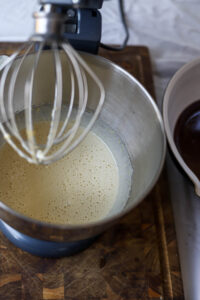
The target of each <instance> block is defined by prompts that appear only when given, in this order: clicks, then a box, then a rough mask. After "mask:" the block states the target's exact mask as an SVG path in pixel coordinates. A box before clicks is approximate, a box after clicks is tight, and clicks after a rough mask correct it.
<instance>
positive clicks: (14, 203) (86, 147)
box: [0, 122, 119, 224]
mask: <svg viewBox="0 0 200 300" xmlns="http://www.w3.org/2000/svg"><path fill="white" fill-rule="evenodd" d="M37 126H38V129H39V130H38V132H40V135H41V138H42V135H43V134H44V135H45V134H46V131H47V129H48V128H49V124H48V122H39V123H38V124H37ZM0 169H1V172H0V183H1V184H0V199H1V201H3V202H4V203H5V204H6V205H8V206H9V207H11V208H12V209H14V210H16V211H18V212H20V213H22V214H23V215H26V216H28V217H31V218H34V219H37V220H40V221H45V222H48V223H56V224H82V223H88V222H94V221H97V220H99V219H102V218H104V217H105V216H106V215H107V214H108V213H109V211H110V210H111V208H112V206H113V204H114V202H115V199H116V195H117V192H118V186H119V174H118V167H117V164H116V161H115V159H114V157H113V155H112V152H111V151H110V150H109V148H108V147H107V145H106V144H105V143H104V142H103V141H102V139H101V138H99V137H98V136H97V135H96V134H94V133H93V132H90V133H89V134H88V136H87V137H86V139H85V140H84V141H83V142H82V143H81V144H80V145H79V146H78V147H77V148H76V149H75V150H74V151H72V152H71V153H70V154H68V155H67V156H65V157H64V158H63V159H62V160H59V161H57V162H56V163H54V164H51V165H48V166H43V165H33V164H29V163H28V162H26V161H25V160H24V159H23V158H20V157H19V156H18V155H17V154H16V153H15V152H14V151H13V150H12V148H11V147H10V146H9V145H8V144H5V145H4V146H3V147H2V148H1V150H0Z"/></svg>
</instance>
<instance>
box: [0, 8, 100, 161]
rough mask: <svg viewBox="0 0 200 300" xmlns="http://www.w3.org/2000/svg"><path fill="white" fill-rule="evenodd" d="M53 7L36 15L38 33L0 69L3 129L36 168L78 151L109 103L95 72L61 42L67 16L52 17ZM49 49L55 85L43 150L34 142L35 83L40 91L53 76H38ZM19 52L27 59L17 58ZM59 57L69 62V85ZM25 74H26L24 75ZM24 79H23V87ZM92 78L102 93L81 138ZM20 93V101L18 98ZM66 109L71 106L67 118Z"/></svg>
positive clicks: (14, 147)
mask: <svg viewBox="0 0 200 300" xmlns="http://www.w3.org/2000/svg"><path fill="white" fill-rule="evenodd" d="M50 8H51V7H50V6H49V5H48V6H47V9H46V10H44V11H43V12H39V13H36V14H35V18H36V32H35V34H34V35H33V36H32V37H31V38H30V40H29V41H28V43H26V44H25V45H23V46H22V47H21V48H20V49H19V50H18V51H17V52H16V53H14V54H13V55H11V56H10V57H9V58H8V59H7V60H6V61H5V62H4V64H3V65H1V79H0V117H1V122H0V130H1V132H2V134H3V136H4V138H5V140H6V141H7V142H8V143H9V144H10V146H11V147H12V148H13V149H14V150H15V151H16V152H17V153H18V154H19V155H20V156H21V157H23V158H25V159H26V160H27V161H28V162H29V163H34V164H50V163H52V162H55V161H57V160H59V159H61V158H62V157H63V156H65V155H67V154H68V153H69V152H71V151H72V150H73V149H74V148H75V147H77V146H78V144H79V143H80V142H81V141H82V140H83V139H84V138H85V136H86V135H87V133H88V132H89V131H90V130H91V128H92V126H93V125H94V123H95V121H96V120H97V118H98V116H99V114H100V112H101V109H102V106H103V103H104V99H105V91H104V87H103V85H102V83H101V81H100V80H99V78H98V77H97V76H96V74H95V72H94V71H93V70H92V69H91V68H90V67H89V65H88V64H87V63H86V62H85V61H84V59H83V58H82V57H81V55H80V54H79V53H78V52H77V51H76V50H74V48H73V47H72V46H71V45H70V44H69V43H68V42H66V41H63V40H62V38H61V32H62V30H61V28H62V24H63V22H64V20H63V19H62V18H63V16H62V15H61V16H60V15H58V13H55V12H52V10H51V9H50ZM47 45H48V48H49V50H48V51H47V52H50V57H51V59H52V63H51V64H52V65H53V71H52V73H53V74H54V75H53V78H54V79H53V81H52V80H51V81H50V83H49V85H50V86H49V89H51V90H53V91H54V92H53V101H52V106H51V111H50V114H49V132H48V134H47V137H46V143H45V144H42V145H41V144H39V143H38V142H37V139H36V137H35V131H34V122H35V121H34V117H33V107H34V101H35V100H34V98H35V94H36V93H37V82H40V85H41V86H42V81H43V80H46V81H47V80H48V79H47V78H48V76H49V74H48V73H47V78H42V77H41V76H40V70H41V69H42V68H44V64H42V61H43V56H45V53H46V50H45V49H46V46H47ZM21 52H23V55H22V56H19V54H20V53H21ZM61 53H62V56H63V55H64V56H65V61H67V72H68V74H69V76H68V77H67V78H68V79H67V81H68V82H67V83H66V82H65V80H66V79H64V78H65V74H64V72H65V70H64V69H63V63H62V60H61ZM27 60H28V61H29V63H27ZM27 66H28V67H27ZM23 72H25V75H23V74H22V73H23ZM47 72H48V71H47ZM42 74H44V72H43V73H42ZM22 75H23V76H22ZM22 77H23V78H24V80H23V82H22V80H21V78H22ZM88 78H89V80H90V81H92V83H93V84H94V85H95V88H96V90H97V91H98V92H97V93H96V94H97V97H98V101H97V102H98V104H97V106H96V108H95V110H94V111H93V115H92V117H91V119H90V121H89V123H88V124H87V126H85V127H84V128H83V130H82V131H81V134H78V135H77V132H78V129H79V127H80V124H81V120H82V118H83V115H84V113H85V111H86V110H87V103H88V94H89V91H88ZM66 84H67V86H68V91H67V95H66V93H65V92H64V91H63V87H64V86H65V85H66ZM19 90H20V95H21V96H20V97H18V96H17V94H18V93H19ZM21 90H22V91H21ZM35 90H36V91H35ZM21 98H23V99H21ZM66 98H67V99H66ZM63 107H67V111H66V113H65V117H64V118H63V113H62V110H63ZM20 110H21V111H22V110H23V112H24V127H25V132H26V138H24V136H23V135H22V134H21V131H20V128H19V125H18V122H17V118H16V115H17V114H16V113H17V111H20ZM74 114H75V116H74V120H73V123H70V122H71V116H72V115H74ZM69 125H70V126H69ZM55 145H56V150H55V151H53V152H52V151H51V150H52V148H53V147H54V146H55Z"/></svg>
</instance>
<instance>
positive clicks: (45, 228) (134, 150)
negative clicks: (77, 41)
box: [0, 51, 166, 256]
mask: <svg viewBox="0 0 200 300" xmlns="http://www.w3.org/2000/svg"><path fill="white" fill-rule="evenodd" d="M82 55H83V57H84V59H85V60H86V61H87V63H88V64H89V65H90V67H91V68H92V69H93V70H94V71H95V72H96V74H97V75H98V77H99V78H100V80H101V81H102V82H103V85H104V87H105V91H106V101H105V105H104V107H103V110H102V112H101V115H100V118H101V119H102V120H103V121H105V122H106V123H107V124H109V125H110V126H111V127H112V129H113V130H114V131H115V132H117V133H118V135H119V136H120V138H121V140H122V141H123V143H124V144H125V146H126V148H127V150H128V153H129V157H130V160H131V164H132V166H133V182H132V189H131V192H130V196H129V199H128V200H127V203H126V205H125V206H124V208H123V209H122V210H121V211H118V212H117V213H116V212H115V213H113V214H111V215H109V217H107V218H105V219H103V220H100V221H98V222H95V223H89V224H85V225H73V226H72V225H53V224H47V223H44V222H39V221H36V220H33V219H30V218H28V217H25V216H23V215H21V214H19V213H17V212H16V211H13V210H12V209H11V208H9V207H7V206H6V205H5V204H4V203H3V202H0V218H1V220H2V224H3V225H2V226H3V229H2V230H3V232H4V233H5V234H6V235H7V237H8V238H9V239H10V240H12V241H13V242H14V243H15V244H17V245H18V246H20V247H21V248H22V249H25V250H28V251H30V252H32V253H35V254H39V255H40V254H41V253H40V252H39V253H38V252H34V251H31V250H30V247H29V248H27V247H23V241H24V239H26V238H27V239H28V238H29V240H27V241H26V242H25V243H26V244H27V243H28V244H31V243H32V242H33V240H35V241H37V242H40V241H41V242H42V241H45V242H47V243H48V242H49V243H54V246H55V245H56V244H57V245H60V246H58V248H59V247H61V245H62V244H63V243H68V242H69V243H70V242H72V241H80V240H82V241H83V240H85V239H88V238H91V237H94V236H97V235H98V234H100V233H101V232H103V231H104V230H106V229H107V228H108V227H109V226H111V225H112V224H114V223H115V222H116V221H117V220H118V219H119V218H120V217H122V216H124V215H125V214H126V213H128V212H129V211H130V210H131V209H133V208H134V207H135V206H136V205H137V204H138V203H140V202H141V201H142V199H144V197H145V196H146V195H147V194H148V193H149V191H150V190H151V189H152V187H153V186H154V184H155V182H156V181H157V179H158V177H159V174H160V172H161V169H162V166H163V162H164V158H165V150H166V143H165V134H164V129H163V123H162V118H161V115H160V113H159V111H158V108H157V106H156V104H155V103H154V101H153V99H152V98H151V96H150V95H149V94H148V92H147V91H146V90H145V89H144V87H143V86H142V85H141V84H140V83H139V82H138V81H137V80H136V79H135V78H134V77H132V76H131V75H130V74H129V73H127V72H126V71H124V70H123V69H122V68H120V67H118V66H117V65H115V64H113V63H112V62H110V61H108V60H106V59H104V58H102V57H99V56H93V55H90V54H82ZM49 56H50V53H49V52H48V51H46V52H45V53H44V54H43V55H42V57H41V61H40V66H41V67H40V72H41V73H40V76H38V77H37V80H36V81H37V82H36V86H37V91H36V95H35V97H34V98H35V99H36V103H35V104H36V105H42V104H45V103H46V101H49V100H47V99H49V95H48V93H50V92H51V91H50V90H51V88H50V89H49V83H50V82H51V80H52V76H53V75H52V74H51V73H50V72H48V71H47V69H48V67H49V65H48V64H49ZM32 59H33V57H32V56H31V55H30V56H29V57H28V59H27V60H26V62H25V63H24V65H23V69H22V71H21V73H20V80H18V82H17V93H16V95H15V105H16V107H15V110H16V111H19V110H22V109H23V102H22V101H21V99H22V98H23V97H22V93H23V80H24V78H25V77H26V76H27V70H28V67H29V64H30V63H31V61H32ZM63 60H64V57H63ZM65 76H66V77H67V71H66V75H65ZM64 82H66V84H67V78H65V79H64ZM66 90H67V89H66ZM89 91H90V93H89V103H88V109H89V110H92V109H93V107H94V106H95V99H96V97H95V93H96V90H95V89H93V88H92V86H90V82H89ZM66 93H67V92H66ZM22 184H23V183H22ZM2 200H3V199H2ZM20 235H22V236H23V239H21V241H20V242H16V241H17V239H18V241H19V240H20ZM15 236H17V237H16V239H15ZM32 238H33V239H32ZM49 245H50V244H49ZM37 247H39V248H41V247H43V246H42V244H39V246H38V245H37ZM63 253H64V252H63ZM46 254H47V253H46ZM46 254H45V253H43V254H41V255H44V256H48V255H46ZM57 254H58V253H57ZM55 255H56V254H55ZM51 256H54V254H52V255H51ZM57 256H58V255H57Z"/></svg>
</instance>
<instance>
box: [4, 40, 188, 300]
mask: <svg viewBox="0 0 200 300" xmlns="http://www.w3.org/2000/svg"><path fill="white" fill-rule="evenodd" d="M14 48H15V45H14V44H5V43H2V44H0V54H11V53H12V52H13V50H14ZM100 55H103V56H105V57H107V58H109V59H110V60H112V61H114V62H115V63H117V64H119V65H121V66H122V67H123V68H125V69H126V70H127V71H129V72H130V73H131V74H133V75H134V76H135V77H136V78H137V79H138V80H139V81H140V82H141V83H142V84H143V85H144V86H145V87H146V88H147V90H148V91H149V92H150V94H151V95H152V96H153V97H154V98H155V93H154V86H153V79H152V70H151V63H150V56H149V52H148V49H147V48H146V47H140V46H138V47H135V46H134V47H127V48H126V50H124V51H121V52H108V51H105V50H101V51H100ZM20 299H23V300H32V299H34V300H43V299H44V300H50V299H51V300H52V299H53V300H63V299H65V300H146V299H152V300H156V299H159V300H161V299H166V300H171V299H174V300H182V299H184V296H183V288H182V280H181V273H180V265H179V257H178V252H177V243H176V234H175V229H174V220H173V214H172V208H171V204H170V199H169V193H168V181H167V176H166V172H165V170H164V171H163V173H162V175H161V177H160V180H159V182H158V183H157V185H156V187H155V188H154V190H153V191H152V192H151V194H150V195H149V196H148V197H147V198H146V199H145V200H144V201H143V202H142V203H141V204H140V205H138V206H137V207H136V208H135V209H134V210H133V211H132V212H131V213H129V214H128V215H127V216H125V217H124V218H122V219H121V220H120V221H119V223H118V224H117V225H115V226H114V227H112V228H111V229H109V230H108V231H107V232H106V233H104V234H102V235H101V236H100V237H99V238H98V239H97V241H96V242H95V243H94V244H93V245H92V246H91V247H90V248H88V249H86V250H85V251H84V252H81V253H79V254H77V255H74V256H71V257H66V258H61V259H44V258H39V257H35V256H32V255H30V254H28V253H25V252H23V251H22V250H20V249H18V248H16V247H15V246H14V245H12V244H11V243H10V242H9V241H8V240H7V239H6V238H5V237H4V236H3V235H2V234H0V300H20Z"/></svg>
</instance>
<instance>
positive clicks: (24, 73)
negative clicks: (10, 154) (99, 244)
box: [0, 0, 166, 257]
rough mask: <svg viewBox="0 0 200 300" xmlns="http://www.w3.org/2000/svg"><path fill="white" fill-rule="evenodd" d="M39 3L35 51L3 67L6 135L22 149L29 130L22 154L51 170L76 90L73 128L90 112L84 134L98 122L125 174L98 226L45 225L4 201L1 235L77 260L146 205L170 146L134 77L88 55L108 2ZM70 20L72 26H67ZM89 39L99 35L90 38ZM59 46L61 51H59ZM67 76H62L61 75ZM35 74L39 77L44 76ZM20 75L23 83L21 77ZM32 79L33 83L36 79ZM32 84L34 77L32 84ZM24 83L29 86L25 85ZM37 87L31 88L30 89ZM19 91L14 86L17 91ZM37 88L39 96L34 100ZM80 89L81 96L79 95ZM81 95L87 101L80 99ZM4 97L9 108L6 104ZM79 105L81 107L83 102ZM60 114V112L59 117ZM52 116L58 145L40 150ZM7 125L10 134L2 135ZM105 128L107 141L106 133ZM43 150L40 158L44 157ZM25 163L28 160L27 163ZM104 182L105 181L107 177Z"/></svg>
mask: <svg viewBox="0 0 200 300" xmlns="http://www.w3.org/2000/svg"><path fill="white" fill-rule="evenodd" d="M40 3H41V4H42V5H43V8H42V10H41V11H40V12H38V13H36V14H35V18H36V34H35V35H34V36H33V39H32V40H31V43H33V45H32V46H31V45H30V49H29V46H28V52H27V54H26V53H25V58H24V60H23V57H22V58H21V57H19V58H18V53H19V52H20V51H21V50H23V49H20V50H19V51H18V53H17V54H14V55H13V56H11V57H10V58H8V60H7V61H6V63H5V64H4V65H2V67H5V68H4V70H3V71H2V76H3V80H2V78H1V81H0V84H1V87H0V98H1V99H0V112H1V116H0V117H1V120H2V123H1V129H2V132H3V136H4V138H6V140H7V141H8V142H9V141H10V140H11V138H10V136H11V134H10V132H12V131H13V130H14V133H15V136H16V138H17V137H18V143H19V142H21V141H20V139H19V136H18V132H19V130H20V128H22V129H23V128H26V135H27V140H25V141H24V142H25V143H24V145H23V143H20V144H21V146H20V147H21V148H20V150H25V152H24V153H25V155H27V154H29V160H30V162H32V163H35V164H39V163H40V164H48V163H51V162H52V161H53V160H54V158H53V157H48V156H50V155H51V153H50V154H48V153H46V150H45V146H46V145H47V148H46V149H47V150H50V151H49V152H51V148H52V147H51V146H53V143H52V141H53V142H54V141H55V142H59V139H60V136H59V133H60V130H61V131H62V128H63V127H62V126H63V124H64V125H65V122H66V120H68V112H69V111H70V104H69V102H68V103H67V105H66V104H65V105H62V103H61V101H60V100H61V99H62V97H61V95H60V93H59V92H58V91H59V90H60V91H61V90H62V89H63V95H64V96H65V97H64V99H71V98H72V97H71V95H73V93H72V92H71V91H72V90H74V91H75V97H74V105H75V106H76V107H75V109H74V108H72V109H71V111H72V113H71V116H72V117H74V119H73V120H72V121H74V123H72V126H73V124H76V126H77V128H78V127H79V124H80V125H81V120H82V115H83V114H82V113H83V111H87V112H88V114H90V116H91V119H90V122H88V123H87V124H86V126H85V127H84V126H83V127H84V129H85V130H88V127H87V126H88V124H90V125H91V126H92V125H93V124H94V122H95V119H96V118H97V116H98V115H99V118H98V120H97V121H96V122H95V124H94V128H93V131H94V133H95V126H96V124H98V122H102V123H103V124H104V125H102V127H100V128H101V130H100V129H99V131H98V132H97V135H98V136H99V137H100V138H102V140H103V141H105V144H106V145H108V148H109V149H111V153H113V156H114V158H115V160H116V165H117V167H118V171H119V190H118V194H117V197H116V199H115V200H116V201H115V203H114V206H113V207H112V209H111V211H110V212H109V214H108V215H106V216H105V217H104V218H102V219H100V220H96V221H94V222H88V223H85V224H75V225H72V224H55V223H47V222H43V221H39V220H36V219H33V218H31V217H28V216H26V215H23V214H20V213H19V212H17V211H16V210H14V209H12V208H11V207H10V206H8V205H6V204H5V203H4V202H3V199H2V202H1V201H0V229H1V231H2V232H3V233H4V235H5V236H6V237H7V238H8V239H9V240H10V241H11V242H13V243H14V244H15V245H16V246H18V247H20V248H21V249H23V250H25V251H28V252H30V253H32V254H35V255H39V256H44V257H58V256H64V255H71V254H74V253H77V252H79V251H81V250H83V249H85V248H86V247H88V246H89V245H90V244H91V243H92V242H93V240H94V239H95V238H96V237H97V236H98V235H99V234H101V233H102V232H104V231H105V230H106V229H107V228H109V227H110V226H111V225H113V224H114V223H116V222H117V221H118V220H119V219H120V218H121V217H122V216H124V215H125V214H126V213H128V212H129V211H130V210H131V209H133V208H134V207H135V206H136V205H137V204H138V203H139V202H141V201H142V199H143V198H144V197H145V196H146V195H147V193H148V192H149V191H150V190H151V188H152V187H153V186H154V184H155V182H156V180H157V179H158V176H159V174H160V172H161V169H162V166H163V162H164V158H165V151H166V143H165V134H164V128H163V124H162V118H161V115H160V112H159V110H158V108H157V107H156V105H155V103H154V101H153V99H152V98H151V96H150V95H149V94H148V92H147V91H146V90H145V89H144V87H143V86H142V85H141V84H140V83H139V82H138V81H137V80H136V79H135V78H134V77H133V76H131V75H130V74H129V73H128V72H126V71H125V70H123V69H122V68H120V67H119V66H117V65H115V64H114V63H112V62H111V61H109V60H106V59H104V58H103V57H100V56H98V55H92V54H90V53H96V52H97V50H98V46H99V45H100V36H101V33H100V27H101V26H100V25H101V17H100V14H99V12H98V9H99V8H100V7H101V6H102V3H103V1H94V0H91V1H89V0H88V1H77V0H76V1H75V0H74V1H67V0H63V1H61V0H60V1H53V0H49V1H48V0H46V1H45V0H41V2H40ZM120 3H122V1H120ZM88 16H90V17H88ZM66 20H67V22H65V21H66ZM122 20H123V15H122ZM82 21H84V22H83V23H84V24H82ZM123 23H124V22H123ZM94 24H96V25H94ZM82 26H83V27H82ZM80 27H81V28H80ZM83 28H86V30H83ZM47 29H48V31H47ZM65 29H67V30H65ZM47 32H49V33H48V35H47V36H48V39H47V43H46V44H44V43H43V37H42V36H43V35H46V33H47ZM90 32H93V33H94V34H90ZM58 33H59V34H58ZM61 36H62V38H63V39H64V41H66V40H65V38H64V37H66V38H67V39H69V40H70V43H71V44H72V45H74V46H75V47H76V49H78V50H84V51H85V50H87V51H88V52H90V53H86V52H85V53H81V54H77V52H76V51H75V50H74V49H73V48H72V47H71V45H70V44H68V43H62V42H63V39H60V38H61ZM57 37H59V38H57ZM94 37H95V38H94ZM127 38H128V35H127V34H126V38H125V40H124V43H123V46H124V45H125V43H126V42H127ZM60 41H62V42H61V44H60V45H58V48H57V46H55V43H58V42H59V43H60ZM79 41H80V42H79ZM60 46H62V48H63V50H61V49H60ZM102 46H104V47H105V48H109V49H112V50H113V49H115V48H112V47H107V46H105V45H102ZM123 46H122V47H123ZM49 47H50V49H49ZM87 47H88V49H87ZM122 47H119V48H116V49H115V50H119V49H121V48H122ZM43 48H44V49H45V51H42V52H41V55H40V56H39V58H38V59H37V55H39V54H40V51H41V49H43ZM52 48H53V51H52ZM66 52H67V55H66ZM58 54H59V57H58ZM35 62H36V64H35ZM10 63H11V66H10V70H11V71H13V70H14V72H11V74H10V71H9V65H10ZM37 63H38V66H39V67H38V71H37V70H36V71H35V69H32V66H33V65H37ZM80 67H81V70H80ZM61 69H62V70H63V72H62V76H61ZM71 69H73V70H74V73H75V75H76V74H77V75H78V76H76V77H77V78H78V79H79V78H80V81H79V80H78V82H77V80H76V82H74V81H73V75H72V72H71ZM31 70H32V71H31ZM37 72H40V76H38V73H37ZM6 73H7V74H6ZM17 73H18V76H16V75H17ZM34 73H35V76H33V75H32V74H34ZM3 74H5V75H3ZM7 75H8V76H7ZM7 77H8V78H7ZM32 77H34V80H33V79H32ZM55 77H56V78H57V80H56V82H57V86H58V88H56V89H55V88H54V86H55ZM61 77H62V79H61ZM74 77H75V76H74ZM6 78H7V79H6ZM27 79H28V81H27ZM26 81H27V82H28V84H25V82H26ZM31 81H32V83H30V82H31ZM2 82H3V83H2ZM10 82H11V83H12V84H11V85H10ZM61 82H62V84H61ZM78 84H79V86H78ZM13 86H15V88H14V89H13ZM32 86H33V90H34V92H33V95H32V97H31V96H30V91H32ZM30 87H31V89H30ZM72 87H73V88H72ZM74 87H75V88H74ZM77 89H78V90H79V92H78V93H77ZM13 90H14V91H13ZM87 91H88V95H87ZM104 91H105V92H104ZM26 94H27V96H28V100H29V101H27V102H25V101H24V100H25V97H24V96H25V95H26ZM55 94H56V99H57V100H59V101H55ZM79 94H81V95H82V96H81V97H78V95H79ZM13 95H14V96H13ZM104 95H105V103H104ZM3 97H5V98H6V99H7V100H8V101H2V99H3ZM86 98H87V101H86ZM31 99H32V100H33V101H31ZM49 99H51V101H50V100H49ZM77 99H79V100H80V101H77ZM12 100H13V101H12ZM49 102H50V103H49ZM55 103H56V104H55ZM72 103H73V101H72ZM103 103H104V105H103ZM49 104H50V107H49ZM57 106H58V107H59V110H58V111H57V110H56V108H57ZM77 107H78V108H77ZM43 108H44V109H43ZM54 108H55V109H54ZM81 108H83V109H81ZM59 111H60V112H61V113H60V115H59ZM54 112H55V115H56V114H57V113H58V115H57V116H58V119H59V120H61V127H59V125H58V124H57V125H56V126H55V127H54V126H52V128H56V127H57V129H58V131H57V132H56V130H52V134H51V137H53V138H52V139H51V138H49V139H48V135H47V143H46V144H45V146H44V145H43V144H42V145H40V144H36V143H35V142H34V128H32V126H30V124H31V123H32V124H34V121H35V122H37V121H40V120H41V119H40V118H41V115H42V116H43V113H44V119H45V120H47V121H50V123H52V118H53V117H52V116H55V115H54ZM52 113H53V114H52ZM10 115H12V116H14V117H15V115H16V124H15V120H14V119H13V118H12V117H10ZM35 116H36V117H35ZM63 116H64V117H63ZM18 117H20V120H23V122H22V123H23V124H21V123H20V124H19V123H18V119H19V118H18ZM21 117H22V118H21ZM59 117H60V118H59ZM31 118H33V119H31ZM37 118H38V119H37ZM92 118H93V119H92ZM58 119H57V117H56V118H55V119H54V120H57V121H58ZM69 119H70V118H69ZM77 119H78V120H77ZM54 120H53V123H54ZM91 120H92V123H91ZM29 121H31V122H29ZM57 121H56V123H57ZM54 124H55V123H54ZM77 124H78V125H77ZM9 125H10V128H9ZM15 125H16V126H15ZM3 126H5V128H2V127H3ZM33 127H34V126H33ZM77 128H74V131H73V132H72V131H70V130H71V128H68V127H66V128H64V130H63V132H62V134H63V136H64V138H66V139H68V138H69V137H70V136H71V137H72V136H73V133H74V132H75V129H77ZM102 128H103V130H104V133H105V135H104V134H103V133H102ZM4 129H6V131H4ZM66 130H67V131H66ZM89 130H90V129H89ZM50 132H51V126H50ZM7 133H8V135H7ZM62 134H61V135H62ZM67 134H68V135H67ZM66 135H67V136H66ZM113 136H116V137H117V138H116V143H115V144H112V143H113ZM74 137H75V140H76V141H77V140H78V138H79V137H77V138H76V135H74ZM74 137H72V139H71V141H70V142H69V145H67V148H66V149H65V150H72V149H70V146H71V142H72V143H73V142H74ZM105 138H107V139H105ZM68 141H69V140H68ZM78 141H79V140H78ZM22 142H23V141H22ZM65 142H66V141H64V143H65ZM3 143H4V140H3V137H2V136H0V146H2V145H3ZM55 144H56V143H55ZM60 144H61V148H60V149H62V146H63V144H62V141H61V143H60ZM23 146H24V147H23ZM55 146H57V145H55ZM26 147H27V148H26ZM123 147H124V149H126V151H127V155H128V159H129V163H130V166H131V171H132V169H133V170H134V171H133V172H131V173H130V174H129V172H128V171H127V170H128V168H127V164H126V163H125V162H124V155H123V153H124V152H123V151H122V148H123ZM22 148H23V149H22ZM26 149H27V150H28V151H29V152H28V151H26ZM39 150H41V151H42V152H39ZM62 150H63V149H62ZM65 150H64V151H62V152H61V153H59V155H57V156H56V159H59V158H60V157H62V155H63V154H64V155H65V154H66V152H65ZM44 152H45V153H44ZM57 154H58V153H57ZM25 158H26V159H27V157H25ZM36 167H38V166H36ZM47 169H48V166H47ZM132 174H133V178H132ZM127 175H128V181H129V183H130V185H129V186H130V189H129V190H127V189H126V188H124V186H123V183H124V182H126V178H127ZM129 175H130V176H129ZM103 176H104V179H105V180H106V178H105V174H104V175H103ZM103 176H102V177H103ZM22 184H23V182H22ZM52 185H53V184H52ZM120 190H121V193H120ZM37 192H38V191H37V190H36V191H35V197H37ZM124 193H126V196H125V195H124ZM16 201H17V199H16ZM83 201H84V199H83Z"/></svg>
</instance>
